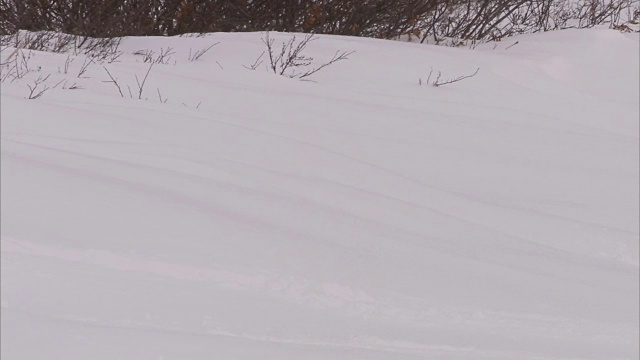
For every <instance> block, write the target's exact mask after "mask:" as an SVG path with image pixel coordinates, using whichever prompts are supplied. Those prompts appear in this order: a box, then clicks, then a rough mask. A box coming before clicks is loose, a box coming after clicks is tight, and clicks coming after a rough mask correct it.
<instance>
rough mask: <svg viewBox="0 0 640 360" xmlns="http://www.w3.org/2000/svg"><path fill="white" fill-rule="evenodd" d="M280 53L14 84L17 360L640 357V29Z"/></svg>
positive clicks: (245, 41)
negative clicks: (301, 64)
mask: <svg viewBox="0 0 640 360" xmlns="http://www.w3.org/2000/svg"><path fill="white" fill-rule="evenodd" d="M272 36H273V37H274V38H276V41H278V42H281V41H283V40H286V39H288V38H289V35H287V34H272ZM260 38H261V34H258V33H253V34H212V35H208V36H205V37H200V38H195V37H176V38H129V39H126V40H125V41H124V42H123V44H122V46H121V50H123V51H124V52H125V54H124V55H123V56H122V57H121V58H120V59H119V62H115V63H111V64H106V63H105V64H104V66H105V67H106V68H107V69H108V70H109V72H110V73H112V74H113V76H114V77H115V78H117V79H118V81H119V82H120V85H121V87H122V89H123V92H124V95H125V97H124V98H122V97H120V95H119V93H118V90H117V89H116V87H115V86H114V85H113V84H112V83H107V82H105V81H108V80H109V77H108V75H107V73H106V71H105V69H104V68H103V66H102V65H99V64H94V65H91V66H90V67H89V70H88V71H87V73H86V77H81V78H78V77H77V73H78V71H79V69H80V67H81V65H82V62H83V61H84V56H78V57H77V58H76V59H75V60H74V62H72V63H71V64H70V66H69V69H68V72H67V74H65V73H64V64H65V60H66V59H67V55H66V54H53V53H44V52H34V53H33V54H32V59H31V63H30V67H31V69H32V70H33V71H32V73H30V74H28V75H27V76H25V77H24V78H23V79H21V80H17V81H14V82H13V83H9V82H5V83H3V84H2V103H1V108H2V113H1V115H2V169H1V170H2V179H1V181H2V182H1V184H2V212H1V214H2V223H1V224H2V251H1V253H2V282H1V283H2V293H1V298H2V347H1V349H2V350H1V351H2V352H1V357H2V359H3V360H12V359H65V360H85V359H114V360H115V359H118V360H121V359H152V360H159V359H163V360H167V359H176V360H185V359H239V360H245V359H367V360H369V359H437V360H441V359H469V360H472V359H473V360H479V359H607V360H612V359H637V358H638V356H639V349H638V336H639V331H638V328H639V325H638V322H639V311H638V304H639V295H638V294H639V289H638V287H639V285H638V282H639V273H638V271H639V267H638V227H639V224H638V218H639V210H638V207H639V205H638V204H639V189H638V181H639V168H638V167H639V165H638V164H639V148H638V147H639V143H638V137H639V136H638V123H639V117H640V114H639V100H638V99H639V88H640V86H639V84H638V79H639V73H638V68H639V66H638V65H639V58H638V57H639V55H638V53H639V43H640V41H639V40H640V38H639V36H638V34H622V33H620V32H617V31H613V30H608V29H591V30H579V31H578V30H568V31H560V32H552V33H545V34H536V35H528V36H521V37H518V38H516V39H506V40H504V41H503V42H500V43H497V44H485V45H482V46H479V47H478V48H476V49H475V50H469V49H456V48H445V47H435V46H426V45H419V44H409V43H402V42H392V41H381V40H373V39H361V38H349V37H331V36H321V37H319V39H318V40H317V41H314V42H312V43H311V44H310V45H309V48H308V52H307V53H308V55H310V56H312V57H314V59H315V60H316V61H322V60H326V59H330V58H331V56H332V55H333V54H334V53H335V51H336V50H339V49H342V50H349V51H355V53H354V54H353V55H351V57H350V59H349V60H347V61H343V62H339V63H336V64H334V65H332V66H329V67H327V68H325V69H324V70H322V71H321V72H319V73H317V74H316V75H315V76H313V77H311V78H310V79H311V80H313V81H299V80H295V79H289V78H286V77H283V76H276V75H274V74H272V73H269V72H268V71H266V70H265V68H264V67H265V66H264V63H263V64H262V65H260V66H259V67H258V69H256V70H255V71H251V70H248V69H246V68H244V67H243V65H250V64H252V63H253V62H254V61H255V59H256V58H257V57H258V55H260V53H261V52H262V51H263V47H264V45H263V44H262V43H261V40H260ZM218 41H219V42H220V44H219V45H217V46H215V47H214V48H212V49H211V50H210V51H209V52H208V53H207V54H205V55H204V56H203V57H202V58H201V59H199V60H198V61H194V62H190V61H188V60H187V58H188V55H189V50H190V49H191V50H192V51H195V50H199V49H202V48H206V47H208V46H209V45H211V44H213V43H215V42H218ZM515 41H518V42H519V43H518V44H517V45H515V46H512V47H510V48H509V49H506V48H507V47H508V46H509V45H512V44H513V43H514V42H515ZM494 45H495V49H494ZM167 47H172V48H173V51H174V52H175V54H173V55H172V59H171V60H170V61H169V62H168V64H158V65H155V66H154V67H153V68H152V70H151V72H150V74H149V77H148V79H147V83H146V84H145V88H144V93H143V97H144V98H148V100H146V101H145V100H144V99H143V100H138V99H137V94H136V93H137V85H136V80H135V76H136V75H137V76H138V77H139V78H140V79H142V77H144V74H145V72H146V71H147V69H148V64H145V63H143V62H142V56H140V55H134V54H133V53H134V52H136V51H137V50H144V49H151V50H154V51H155V52H156V53H159V52H160V50H161V48H162V49H167ZM505 49H506V50H505ZM11 51H12V49H5V50H3V52H2V57H3V59H6V58H7V56H9V55H10V53H11ZM431 68H433V74H432V78H433V76H435V74H437V72H438V71H441V72H442V77H443V78H451V77H456V76H459V75H464V74H470V73H473V72H474V71H475V69H476V68H480V71H479V73H478V75H477V76H476V77H474V78H471V79H468V80H465V81H463V82H459V83H456V84H452V85H448V86H443V87H437V88H436V87H431V86H427V85H425V84H423V85H422V86H420V85H418V79H420V78H421V79H422V81H423V83H424V82H425V81H426V79H427V77H428V75H429V72H430V69H431ZM38 69H39V70H38ZM47 74H51V77H50V78H49V79H48V80H47V84H48V85H49V86H50V87H53V85H55V84H56V83H57V82H58V81H61V80H64V79H66V80H67V81H68V85H71V84H72V83H74V82H75V83H77V84H78V85H80V86H82V87H84V89H80V90H68V89H63V85H60V86H58V87H57V88H55V89H51V90H49V91H48V92H46V93H45V94H44V95H43V96H42V97H41V98H39V99H36V100H28V99H26V98H25V97H26V96H27V95H28V93H29V91H28V88H27V84H32V83H33V81H34V80H35V79H36V78H37V77H38V76H39V75H45V76H46V75H47ZM67 87H68V86H67ZM128 87H129V88H131V90H132V93H133V97H134V98H136V99H131V98H130V96H129V93H128ZM158 91H159V92H160V94H161V95H160V96H161V97H162V98H163V99H168V100H167V102H166V103H161V102H160V100H159V97H158ZM198 104H200V105H198Z"/></svg>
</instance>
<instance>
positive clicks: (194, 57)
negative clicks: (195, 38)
mask: <svg viewBox="0 0 640 360" xmlns="http://www.w3.org/2000/svg"><path fill="white" fill-rule="evenodd" d="M218 44H220V42H217V43H215V44H212V45H210V46H209V47H207V48H204V49H200V50H197V51H194V52H192V51H191V49H189V61H196V60H199V59H200V58H201V57H202V56H203V55H204V54H206V53H207V52H208V51H209V50H211V48H213V47H214V46H216V45H218Z"/></svg>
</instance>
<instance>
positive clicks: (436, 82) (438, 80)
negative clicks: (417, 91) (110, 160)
mask: <svg viewBox="0 0 640 360" xmlns="http://www.w3.org/2000/svg"><path fill="white" fill-rule="evenodd" d="M479 71H480V68H477V69H476V71H475V72H474V73H473V74H469V75H462V76H458V77H455V78H447V79H444V78H442V72H441V71H438V73H437V74H435V77H434V78H433V79H432V76H433V75H434V74H433V68H431V70H430V71H429V76H428V77H427V80H426V82H425V83H426V84H427V85H431V86H434V87H439V86H444V85H449V84H453V83H457V82H459V81H462V80H465V79H469V78H472V77H474V76H476V75H478V72H479ZM422 84H423V81H422V78H420V79H418V85H422Z"/></svg>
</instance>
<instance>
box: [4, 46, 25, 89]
mask: <svg viewBox="0 0 640 360" xmlns="http://www.w3.org/2000/svg"><path fill="white" fill-rule="evenodd" d="M32 56H33V54H32V52H31V50H29V51H28V52H25V51H24V50H22V49H15V50H14V51H13V52H12V53H11V54H10V55H9V56H8V57H7V58H6V60H5V61H4V62H3V63H2V67H1V68H2V76H1V78H0V80H1V82H5V81H10V82H14V81H16V80H20V79H22V78H23V77H24V76H25V75H27V74H28V73H30V72H31V71H32V70H31V67H30V61H31V58H32Z"/></svg>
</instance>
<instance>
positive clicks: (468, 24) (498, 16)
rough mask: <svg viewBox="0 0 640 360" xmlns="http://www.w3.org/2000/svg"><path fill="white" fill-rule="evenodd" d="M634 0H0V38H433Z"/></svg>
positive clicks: (616, 16) (554, 20)
mask: <svg viewBox="0 0 640 360" xmlns="http://www.w3.org/2000/svg"><path fill="white" fill-rule="evenodd" d="M639 15H640V0H0V35H10V34H15V33H17V32H18V31H19V30H28V31H42V30H45V31H55V32H63V33H67V34H73V35H79V36H87V37H98V38H105V37H121V36H147V35H158V36H173V35H180V34H186V33H208V32H238V31H281V32H303V33H317V34H336V35H350V36H364V37H374V38H384V39H393V38H398V37H401V36H409V37H415V38H418V39H419V40H420V41H422V42H424V41H428V42H433V43H439V42H441V41H443V40H444V39H462V40H500V39H501V38H502V37H505V36H510V35H515V34H521V33H531V32H539V31H547V30H556V29H563V28H570V27H576V28H582V27H591V26H595V25H600V24H605V23H610V24H615V23H618V22H619V21H620V20H621V19H626V20H631V19H638V17H639Z"/></svg>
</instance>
